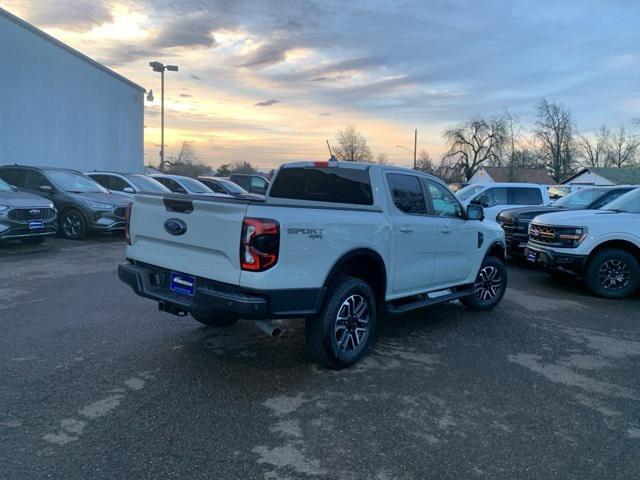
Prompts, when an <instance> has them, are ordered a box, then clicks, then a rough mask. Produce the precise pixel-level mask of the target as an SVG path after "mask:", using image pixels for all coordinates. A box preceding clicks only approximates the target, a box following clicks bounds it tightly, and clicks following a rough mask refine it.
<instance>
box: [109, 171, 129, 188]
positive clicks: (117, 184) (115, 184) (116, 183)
mask: <svg viewBox="0 0 640 480" xmlns="http://www.w3.org/2000/svg"><path fill="white" fill-rule="evenodd" d="M109 185H110V186H109V187H107V188H109V189H110V190H115V191H116V192H122V191H123V190H124V189H125V187H128V186H129V184H128V183H127V182H125V181H124V180H122V179H121V178H120V177H116V176H115V175H109Z"/></svg>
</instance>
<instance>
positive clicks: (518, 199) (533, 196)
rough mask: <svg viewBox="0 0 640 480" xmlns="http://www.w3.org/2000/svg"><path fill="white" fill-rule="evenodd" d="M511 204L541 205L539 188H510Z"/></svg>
mask: <svg viewBox="0 0 640 480" xmlns="http://www.w3.org/2000/svg"><path fill="white" fill-rule="evenodd" d="M509 193H510V195H511V202H510V203H511V205H542V194H541V193H540V189H539V188H515V187H513V188H510V189H509Z"/></svg>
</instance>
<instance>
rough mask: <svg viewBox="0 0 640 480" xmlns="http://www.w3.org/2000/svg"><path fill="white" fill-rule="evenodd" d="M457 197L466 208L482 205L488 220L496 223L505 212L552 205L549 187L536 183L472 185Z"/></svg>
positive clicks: (459, 191) (457, 194)
mask: <svg viewBox="0 0 640 480" xmlns="http://www.w3.org/2000/svg"><path fill="white" fill-rule="evenodd" d="M456 197H458V200H460V201H461V202H462V203H463V204H464V206H467V205H469V204H474V205H480V206H481V207H482V208H484V214H485V216H486V218H487V219H489V220H494V221H495V220H496V218H497V217H498V215H499V214H500V212H502V211H503V210H508V209H510V208H518V207H528V206H531V205H549V204H550V203H551V200H549V192H548V190H547V187H546V186H545V185H537V184H535V183H486V184H481V185H479V184H471V185H467V186H466V187H464V188H462V189H460V190H458V191H457V192H456Z"/></svg>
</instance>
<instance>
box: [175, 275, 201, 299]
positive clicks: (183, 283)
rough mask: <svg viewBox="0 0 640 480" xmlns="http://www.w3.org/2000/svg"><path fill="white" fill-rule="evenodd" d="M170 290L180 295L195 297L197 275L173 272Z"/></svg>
mask: <svg viewBox="0 0 640 480" xmlns="http://www.w3.org/2000/svg"><path fill="white" fill-rule="evenodd" d="M169 290H171V291H172V292H175V293H178V294H180V295H187V296H189V297H193V296H195V294H196V277H194V276H193V275H188V274H186V273H180V272H171V276H170V278H169Z"/></svg>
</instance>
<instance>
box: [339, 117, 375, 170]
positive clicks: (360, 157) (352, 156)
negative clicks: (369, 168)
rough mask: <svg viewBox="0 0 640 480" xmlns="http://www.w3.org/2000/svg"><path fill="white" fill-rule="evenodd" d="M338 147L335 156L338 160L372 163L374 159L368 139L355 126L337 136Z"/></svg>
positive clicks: (350, 126)
mask: <svg viewBox="0 0 640 480" xmlns="http://www.w3.org/2000/svg"><path fill="white" fill-rule="evenodd" d="M336 141H337V143H338V146H337V147H336V148H335V151H334V155H335V156H336V158H337V159H338V160H344V161H347V162H370V161H371V160H372V158H373V154H372V153H371V149H370V148H369V145H368V143H367V138H366V137H365V136H364V135H363V134H362V133H360V132H359V131H358V130H357V129H356V127H355V126H353V125H347V126H346V128H345V129H344V130H340V131H338V133H337V135H336Z"/></svg>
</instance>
